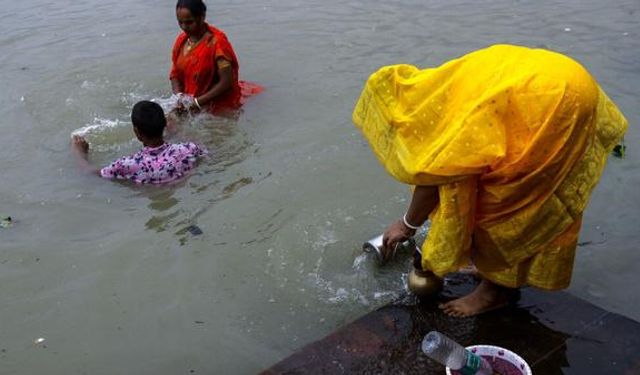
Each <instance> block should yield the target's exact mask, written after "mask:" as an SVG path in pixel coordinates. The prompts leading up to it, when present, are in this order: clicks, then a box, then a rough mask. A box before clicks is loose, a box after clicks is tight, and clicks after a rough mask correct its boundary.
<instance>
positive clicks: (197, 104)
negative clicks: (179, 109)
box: [193, 98, 202, 109]
mask: <svg viewBox="0 0 640 375" xmlns="http://www.w3.org/2000/svg"><path fill="white" fill-rule="evenodd" d="M193 102H194V103H196V107H198V109H202V107H200V103H198V98H193Z"/></svg>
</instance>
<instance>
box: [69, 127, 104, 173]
mask: <svg viewBox="0 0 640 375" xmlns="http://www.w3.org/2000/svg"><path fill="white" fill-rule="evenodd" d="M71 149H72V150H73V153H74V154H76V155H77V156H78V162H79V163H80V169H82V170H83V171H84V172H87V173H91V174H95V175H98V176H100V169H98V168H96V167H94V166H93V165H91V164H90V163H89V160H88V159H87V154H88V153H89V143H88V142H87V141H86V140H85V139H84V138H82V137H81V136H79V135H74V136H73V138H72V139H71Z"/></svg>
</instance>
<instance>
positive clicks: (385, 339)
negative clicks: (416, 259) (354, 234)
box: [262, 274, 640, 375]
mask: <svg viewBox="0 0 640 375" xmlns="http://www.w3.org/2000/svg"><path fill="white" fill-rule="evenodd" d="M446 284H447V286H446V287H445V292H443V293H441V294H440V296H439V297H438V300H439V301H442V300H446V299H451V298H454V297H457V296H459V295H462V294H465V293H467V292H468V291H470V290H472V288H473V286H474V279H473V278H472V277H471V276H469V275H457V274H456V275H453V276H452V277H451V278H447V279H446ZM437 304H438V301H436V300H431V301H423V302H420V301H417V300H415V299H414V298H413V297H409V296H408V297H406V298H404V299H403V300H402V301H397V302H396V303H392V304H388V305H386V306H383V307H382V308H380V309H378V310H375V311H373V312H371V313H369V314H366V315H364V316H363V317H361V318H359V319H357V320H355V321H354V322H352V323H350V324H347V325H345V326H344V327H341V328H339V329H337V330H336V331H334V332H333V333H331V334H329V335H328V336H326V337H325V338H323V339H321V340H319V341H316V342H314V343H311V344H309V345H307V346H305V347H303V348H301V349H300V350H298V351H297V352H295V353H294V354H292V355H291V356H289V357H287V358H285V359H283V360H282V361H280V362H278V363H276V364H275V365H273V366H272V367H271V368H269V369H267V370H265V371H263V372H262V374H264V375H272V374H444V373H445V371H444V367H442V366H441V365H439V364H437V363H435V362H433V361H431V360H430V359H428V358H427V357H426V356H425V355H424V354H422V353H421V352H420V342H421V340H422V338H423V336H424V335H425V334H426V333H427V332H429V331H431V330H438V331H440V332H443V333H445V334H446V335H448V336H450V337H451V338H453V339H455V340H457V341H458V342H459V343H461V344H463V345H473V344H491V345H497V346H501V347H505V348H508V349H510V350H512V351H514V352H516V353H518V354H519V355H520V356H521V357H523V358H524V359H525V360H526V361H527V362H528V363H529V365H530V366H531V369H532V371H533V373H534V374H544V375H553V374H581V375H583V374H640V356H638V354H637V353H638V350H639V349H640V323H639V322H636V321H634V320H631V319H629V318H626V317H624V316H621V315H619V314H616V313H612V312H608V311H606V310H603V309H601V308H599V307H597V306H595V305H592V304H590V303H588V302H586V301H584V300H582V299H579V298H577V297H574V296H572V295H570V294H568V293H566V292H544V291H540V290H537V289H532V288H525V289H523V290H522V291H521V294H520V298H519V299H518V300H517V301H516V302H514V304H513V305H512V306H509V307H507V308H504V309H501V310H497V311H493V312H489V313H486V314H482V315H480V316H477V317H472V318H462V319H460V318H452V317H449V316H447V315H445V314H443V313H442V312H441V311H440V309H438V307H437Z"/></svg>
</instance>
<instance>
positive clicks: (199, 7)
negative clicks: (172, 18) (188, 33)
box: [176, 0, 207, 17]
mask: <svg viewBox="0 0 640 375" xmlns="http://www.w3.org/2000/svg"><path fill="white" fill-rule="evenodd" d="M178 8H187V9H189V12H191V14H192V15H193V16H194V17H201V16H204V14H205V13H206V12H207V6H206V5H204V3H203V2H202V0H178V3H177V4H176V9H178Z"/></svg>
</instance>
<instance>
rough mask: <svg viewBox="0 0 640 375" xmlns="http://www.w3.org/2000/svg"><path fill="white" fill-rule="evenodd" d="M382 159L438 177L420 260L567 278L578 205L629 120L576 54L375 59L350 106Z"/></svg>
mask: <svg viewBox="0 0 640 375" xmlns="http://www.w3.org/2000/svg"><path fill="white" fill-rule="evenodd" d="M353 121H354V123H355V124H356V126H357V127H359V128H360V129H361V130H362V132H363V133H364V135H365V137H366V138H367V139H368V141H369V143H370V145H371V147H372V149H373V151H374V152H375V154H376V156H377V157H378V159H379V160H380V162H381V163H382V164H383V165H384V166H385V168H386V170H387V171H388V172H389V173H390V174H391V175H392V176H393V177H395V178H396V179H398V180H399V181H401V182H404V183H407V184H411V185H432V186H433V185H438V193H439V199H440V202H439V205H438V207H437V208H436V210H435V211H434V212H433V213H432V214H431V217H430V219H431V221H432V225H431V229H430V231H429V233H428V235H427V239H426V241H425V243H424V245H423V252H422V254H423V255H422V265H423V267H425V268H427V269H430V270H432V271H434V272H435V273H436V274H438V275H440V276H442V275H444V274H445V273H448V272H453V271H456V270H458V269H459V268H460V267H461V266H464V265H466V264H468V263H469V261H472V262H473V263H474V264H475V265H476V267H477V268H478V270H479V272H480V273H481V274H482V275H483V276H484V277H486V278H487V279H489V280H491V281H493V282H495V283H497V284H500V285H504V286H507V287H512V288H514V287H519V286H522V285H524V284H528V285H532V286H536V287H539V288H543V289H561V288H565V287H567V286H568V285H569V283H570V280H571V272H572V268H573V260H574V256H575V250H576V246H577V239H578V233H579V231H580V225H581V218H582V213H583V211H584V209H585V207H586V205H587V203H588V200H589V195H590V194H591V191H592V190H593V188H594V187H595V185H596V183H597V182H598V180H599V178H600V175H601V172H602V170H603V168H604V166H605V163H606V159H607V156H608V154H609V153H610V152H611V150H612V148H613V147H614V146H615V145H616V143H617V142H618V141H619V140H620V139H621V137H622V135H623V134H624V132H625V130H626V127H627V121H626V120H625V118H624V116H623V115H622V114H621V113H620V111H619V110H618V108H617V107H616V106H615V104H614V103H613V102H612V101H611V100H610V99H609V98H608V97H607V96H606V94H605V93H604V92H603V91H602V90H601V89H600V88H599V86H598V85H597V83H596V82H595V81H594V79H593V78H592V77H591V75H590V74H589V73H588V72H587V71H586V70H585V69H584V68H583V67H582V66H581V65H580V64H578V63H577V62H575V61H573V60H571V59H570V58H568V57H566V56H563V55H561V54H558V53H554V52H550V51H546V50H541V49H529V48H525V47H519V46H511V45H496V46H492V47H489V48H486V49H483V50H479V51H476V52H473V53H470V54H468V55H465V56H462V57H460V58H458V59H455V60H452V61H449V62H447V63H445V64H444V65H442V66H440V67H437V68H433V69H425V70H419V69H418V68H416V67H414V66H410V65H394V66H387V67H383V68H381V69H380V70H378V71H377V72H375V73H374V74H372V75H371V77H370V78H369V80H368V81H367V83H366V85H365V87H364V89H363V92H362V94H361V96H360V98H359V100H358V102H357V104H356V107H355V109H354V112H353Z"/></svg>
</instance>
